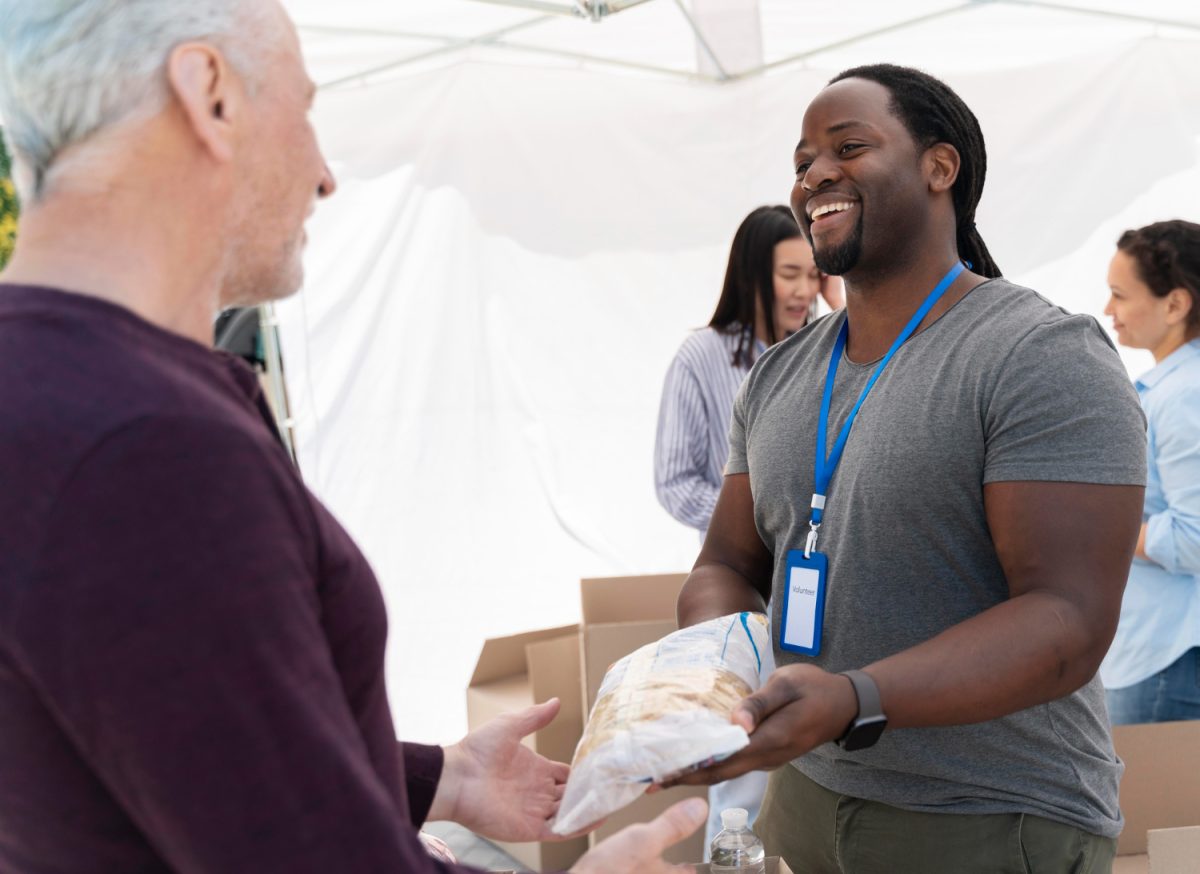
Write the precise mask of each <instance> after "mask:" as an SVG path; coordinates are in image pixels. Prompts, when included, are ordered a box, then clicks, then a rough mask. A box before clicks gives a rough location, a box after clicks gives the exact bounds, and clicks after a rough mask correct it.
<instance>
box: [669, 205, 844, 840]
mask: <svg viewBox="0 0 1200 874" xmlns="http://www.w3.org/2000/svg"><path fill="white" fill-rule="evenodd" d="M818 296H820V297H823V298H825V300H826V301H827V302H828V303H829V305H830V306H831V307H833V308H837V307H840V306H842V300H841V282H840V280H836V279H831V278H830V277H827V276H825V275H823V274H822V273H821V272H820V271H819V270H818V269H817V267H816V265H815V264H814V263H813V254H812V249H811V248H810V247H809V244H808V241H807V240H805V239H804V237H802V236H801V235H800V227H799V226H798V225H797V224H796V219H795V217H794V216H793V215H792V211H791V209H789V208H788V207H786V206H760V207H759V208H758V209H756V210H754V211H753V212H752V213H750V214H749V215H748V216H746V218H745V219H744V220H743V221H742V224H741V225H740V226H739V227H738V229H737V233H735V234H734V236H733V246H732V247H731V248H730V251H729V265H728V267H727V268H726V270H725V284H724V286H723V287H722V289H721V298H720V300H718V301H717V308H716V311H715V312H714V313H713V316H712V319H711V320H710V321H709V323H708V326H707V327H705V328H702V329H701V330H699V331H696V332H694V333H692V334H691V335H690V336H689V337H688V338H687V339H686V340H684V342H683V346H682V347H680V349H679V352H678V353H677V354H676V355H675V360H674V361H672V362H671V367H670V369H668V371H667V377H666V382H665V384H664V385H663V396H662V404H661V406H660V407H659V414H658V436H657V439H656V440H655V446H654V488H655V491H656V492H657V494H658V500H659V503H661V504H662V505H663V507H665V508H666V510H667V512H668V513H670V514H671V515H672V516H674V517H675V518H676V519H678V520H679V521H680V522H682V523H683V524H685V525H688V526H690V527H692V528H696V529H698V530H699V531H700V537H701V539H702V540H703V538H704V534H705V531H706V530H707V528H708V520H709V519H710V518H711V517H712V512H713V508H714V507H716V504H717V494H718V493H719V492H720V490H721V479H722V477H723V476H724V473H725V460H726V458H727V457H728V456H729V420H730V416H731V415H732V413H733V399H734V397H735V396H736V395H737V392H738V389H739V388H740V387H741V385H742V381H743V380H744V379H745V378H746V374H747V373H749V372H750V368H751V367H752V366H753V364H754V362H755V361H756V360H757V359H758V356H759V355H761V354H762V353H763V352H765V351H766V349H767V347H769V346H773V345H774V344H775V343H778V342H779V341H780V340H783V339H784V338H785V337H787V336H788V335H789V334H792V333H795V332H796V331H798V330H800V329H801V328H803V327H804V326H805V325H807V324H808V323H809V322H811V321H812V320H813V316H814V314H815V312H816V307H817V297H818ZM773 667H774V663H773V660H771V659H769V658H768V659H764V665H763V668H764V674H763V676H764V677H765V676H766V675H767V674H769V673H770V671H771V670H772V669H773ZM766 786H767V775H766V773H760V772H753V773H750V774H746V775H745V776H742V777H739V778H737V779H736V780H730V781H728V782H727V783H722V784H719V785H717V786H714V787H712V789H711V790H710V794H709V819H708V829H707V835H706V836H707V839H708V841H711V840H712V838H713V836H714V835H715V834H716V833H717V832H718V831H720V829H721V824H720V814H721V811H722V810H723V809H728V808H731V807H741V808H745V809H746V811H747V812H748V814H749V818H750V822H753V821H754V817H755V816H757V814H758V809H759V807H760V805H761V803H762V797H763V792H764V791H765V790H766Z"/></svg>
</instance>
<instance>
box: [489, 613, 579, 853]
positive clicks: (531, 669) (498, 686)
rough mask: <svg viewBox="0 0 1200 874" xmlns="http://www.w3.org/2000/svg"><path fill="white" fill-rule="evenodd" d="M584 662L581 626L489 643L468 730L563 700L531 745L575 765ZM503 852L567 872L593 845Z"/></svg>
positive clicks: (509, 847) (516, 847) (513, 847)
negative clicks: (541, 704)
mask: <svg viewBox="0 0 1200 874" xmlns="http://www.w3.org/2000/svg"><path fill="white" fill-rule="evenodd" d="M579 657H580V652H579V627H578V626H577V625H564V626H562V627H559V628H547V629H543V630H541V631H531V632H528V633H525V634H514V635H511V636H509V637H497V638H492V639H490V640H487V641H485V642H484V644H483V650H482V651H481V652H480V654H479V662H478V663H477V664H476V667H475V673H474V674H472V676H471V683H470V685H469V686H468V687H467V724H468V725H469V726H470V728H472V729H473V728H476V727H478V726H480V725H482V724H483V723H485V722H488V721H490V720H491V719H494V718H495V717H497V716H499V715H500V714H502V713H511V712H512V711H514V710H520V709H521V708H524V707H528V706H530V705H531V704H535V703H540V702H542V701H546V700H549V699H550V698H555V697H557V698H559V699H561V701H562V707H561V709H560V710H559V712H558V716H557V717H556V718H555V720H554V721H553V722H552V723H550V725H548V726H546V727H545V728H543V729H542V730H541V731H539V732H537V733H536V734H534V735H533V736H531V737H529V738H526V740H525V743H526V745H527V746H529V747H531V748H532V749H533V750H534V751H535V752H537V753H539V754H541V755H543V756H546V757H547V758H550V759H554V760H555V761H559V762H569V761H571V757H572V756H573V755H574V754H575V745H576V744H577V743H578V742H579V736H580V735H581V734H582V733H583V716H582V714H583V690H582V687H581V683H580V675H581V665H580V661H579ZM497 846H499V847H500V848H501V849H502V850H504V851H505V852H506V853H508V854H509V855H510V856H512V857H513V858H514V859H516V860H517V861H519V862H521V864H523V865H525V866H527V867H529V868H532V869H533V870H535V871H543V870H545V871H565V870H566V869H568V868H570V867H571V865H573V864H574V863H575V860H576V859H578V858H579V857H580V856H582V855H583V854H584V853H585V852H587V848H588V840H587V838H575V839H574V840H570V841H548V842H546V843H541V844H539V843H525V844H511V843H502V842H497Z"/></svg>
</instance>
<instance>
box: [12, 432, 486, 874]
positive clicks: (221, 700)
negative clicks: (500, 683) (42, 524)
mask: <svg viewBox="0 0 1200 874" xmlns="http://www.w3.org/2000/svg"><path fill="white" fill-rule="evenodd" d="M299 489H300V486H299V484H298V482H297V481H296V480H295V478H294V477H292V476H290V475H289V471H288V470H287V468H286V465H285V464H283V463H281V462H280V461H279V460H278V459H273V458H269V457H268V454H267V452H266V451H265V449H264V446H263V445H262V444H259V443H256V442H255V441H254V440H252V439H251V438H250V437H249V436H247V435H244V434H242V433H239V432H237V431H236V430H234V429H230V428H227V427H220V426H217V425H212V424H207V423H205V422H198V421H189V420H180V421H175V420H161V419H156V420H149V421H143V422H140V423H136V424H135V425H132V426H129V427H127V428H126V429H124V430H123V431H121V432H119V433H117V434H114V435H112V436H110V437H109V438H108V439H107V440H106V441H105V442H104V443H103V444H102V445H100V446H98V447H97V448H95V449H94V450H93V451H92V452H91V453H90V455H89V456H88V457H87V458H86V459H85V460H84V461H83V462H82V463H81V465H80V466H79V467H78V469H77V470H76V471H75V472H74V474H73V476H72V477H71V478H70V480H69V481H68V482H67V483H66V484H65V485H64V486H63V487H62V490H61V492H60V493H59V494H58V495H57V496H56V499H55V510H54V513H53V516H52V519H51V522H50V525H49V526H48V530H47V533H46V541H45V542H44V543H43V544H41V548H40V551H39V556H40V558H39V561H38V565H37V568H36V574H35V577H34V583H33V585H32V586H30V587H29V591H27V592H24V593H22V595H21V600H20V603H19V610H20V614H19V622H18V627H19V631H18V633H17V638H18V639H17V640H16V641H15V643H16V645H17V647H18V649H19V652H20V654H21V660H22V662H23V667H24V669H25V670H26V671H27V673H28V676H29V677H30V678H31V681H32V682H33V683H34V684H35V686H36V687H37V689H38V691H39V693H40V694H41V696H42V698H43V700H44V701H45V703H46V705H47V707H49V708H50V710H51V711H52V712H53V714H54V716H55V718H56V720H57V722H58V724H59V725H60V726H61V727H62V729H63V731H64V732H65V733H66V734H67V735H68V736H69V737H70V739H71V741H72V743H73V745H74V746H75V748H76V750H77V751H78V753H79V755H80V756H81V758H82V759H83V761H84V762H86V763H87V765H88V767H89V768H90V769H91V770H92V772H93V773H94V774H95V775H96V776H97V778H98V780H99V781H100V782H101V783H102V784H103V785H104V787H105V788H106V790H107V791H108V792H109V793H110V794H111V795H112V796H113V797H114V798H115V799H116V801H117V803H118V804H119V805H120V806H121V807H122V808H123V809H124V811H125V812H126V813H127V814H128V816H129V817H130V818H131V819H132V820H133V821H134V822H135V823H136V824H137V826H138V828H140V829H141V831H142V832H143V833H144V834H145V835H146V837H147V839H148V840H149V842H150V843H151V844H152V845H153V846H154V847H155V849H156V850H157V852H158V853H159V854H160V855H161V856H162V857H163V859H164V860H165V861H166V863H167V864H168V865H169V866H170V868H171V869H172V870H175V871H178V872H181V874H242V872H246V874H251V872H253V874H261V872H264V871H287V872H289V874H310V872H311V874H329V872H332V871H336V872H339V874H387V872H403V874H421V872H466V871H469V870H473V869H468V868H464V867H458V866H448V865H445V864H443V863H440V862H436V861H434V860H433V859H431V858H430V857H429V856H428V855H427V854H426V853H425V852H424V850H423V848H422V846H421V843H420V841H419V839H418V837H417V833H416V829H415V828H414V827H413V826H412V825H410V824H409V823H407V822H403V821H402V817H401V816H399V815H397V808H396V805H395V803H394V801H393V798H392V796H391V794H390V793H389V792H388V789H387V787H386V786H385V785H384V783H383V781H382V780H381V779H380V777H379V775H378V773H377V772H376V771H375V770H374V769H373V768H372V765H371V762H370V759H369V756H368V754H367V750H366V747H365V744H364V741H363V737H362V735H361V733H360V731H359V728H358V725H357V723H356V722H355V720H354V717H353V715H352V713H351V711H350V708H349V705H348V704H347V696H346V690H345V689H343V687H342V685H341V681H340V679H339V676H338V673H337V670H336V667H335V665H334V663H333V659H332V656H331V652H330V648H329V644H328V642H327V639H326V637H325V635H324V633H323V627H322V616H321V611H320V603H319V601H318V597H317V586H318V584H319V581H317V580H315V579H314V578H313V577H314V574H315V568H316V567H317V565H316V563H315V558H314V556H315V550H316V547H315V545H314V543H313V542H312V540H311V537H312V535H313V534H314V532H313V530H312V524H313V523H312V519H311V518H306V517H305V513H304V512H303V508H304V506H305V505H304V503H303V502H302V501H300V500H298V499H297V494H298V490H299ZM406 753H407V750H406ZM411 756H412V758H411V761H412V764H411V765H410V767H412V768H413V771H412V777H411V778H410V779H411V780H412V782H413V787H414V790H415V791H414V805H413V815H414V817H415V816H416V815H417V813H418V807H419V808H420V811H422V812H427V811H428V807H429V802H430V801H431V800H432V787H433V786H436V781H437V777H438V774H439V773H440V769H441V761H440V758H439V757H438V756H436V755H434V754H433V753H431V752H429V751H428V750H427V749H425V750H422V749H420V748H414V749H413V751H412V753H411ZM406 758H409V756H408V755H406Z"/></svg>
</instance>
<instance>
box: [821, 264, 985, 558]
mask: <svg viewBox="0 0 1200 874" xmlns="http://www.w3.org/2000/svg"><path fill="white" fill-rule="evenodd" d="M964 269H965V266H964V265H963V263H962V262H961V261H960V262H958V263H957V264H955V265H954V266H953V267H951V268H950V272H949V273H947V274H946V275H945V276H943V277H942V281H941V282H939V283H938V284H937V286H936V287H935V288H934V289H933V291H931V292H929V296H928V297H927V298H925V302H924V303H923V304H921V308H920V309H919V310H917V311H916V313H914V314H913V317H912V318H911V319H909V320H908V324H907V325H905V326H904V330H903V331H901V332H900V336H898V337H897V338H896V339H895V340H894V341H893V342H892V345H891V348H890V349H888V351H887V354H886V355H884V356H883V360H882V361H880V362H879V366H878V367H876V368H875V372H874V373H872V374H871V378H870V379H869V380H867V385H866V387H865V388H864V389H863V390H862V394H861V395H859V396H858V403H856V404H855V405H854V408H853V409H852V410H851V411H850V415H849V416H847V417H846V424H844V425H843V426H842V431H841V433H840V434H838V439H837V442H836V443H835V444H833V451H832V452H830V453H829V454H828V456H826V453H825V443H826V432H827V431H828V430H829V402H830V400H831V399H832V397H833V382H834V379H835V378H836V377H837V370H838V364H840V363H841V360H842V350H844V349H845V348H846V339H847V338H848V337H849V336H850V321H849V319H848V318H847V319H845V320H843V321H842V329H841V330H840V331H839V332H838V336H837V342H835V343H834V344H833V354H832V355H830V357H829V370H828V372H827V373H826V374H825V393H824V394H823V395H822V396H821V418H820V420H819V421H818V424H817V457H816V460H815V463H814V468H815V471H814V475H813V488H814V492H813V496H812V518H811V519H810V520H809V523H808V524H809V532H808V541H807V542H806V543H805V546H804V557H805V558H809V557H810V556H811V555H812V551H813V548H814V547H815V546H816V545H817V529H819V528H820V527H821V514H822V513H823V512H824V511H825V495H826V494H827V493H828V491H829V482H830V480H832V479H833V472H834V471H835V470H837V466H838V463H839V462H840V461H841V460H842V451H843V450H844V449H845V448H846V440H847V439H849V437H850V427H851V426H852V425H853V424H854V418H855V416H857V415H858V410H859V408H860V407H861V406H862V405H863V401H865V400H866V399H867V395H868V394H869V393H870V391H871V389H872V388H874V387H875V382H876V381H877V380H878V379H879V375H880V374H881V373H883V369H884V368H885V367H887V366H888V362H890V361H891V360H892V356H894V355H895V354H896V350H898V349H899V348H900V347H901V346H903V345H904V343H905V341H907V340H908V338H909V337H911V336H912V335H913V332H914V331H916V330H917V326H918V325H920V324H921V322H922V320H924V318H925V317H926V316H927V315H929V311H930V310H931V309H933V306H934V304H936V303H937V302H938V301H939V300H941V299H942V295H944V294H945V293H946V289H948V288H949V287H950V286H951V284H952V283H953V282H954V280H955V279H957V278H958V274H960V273H962V272H963V270H964Z"/></svg>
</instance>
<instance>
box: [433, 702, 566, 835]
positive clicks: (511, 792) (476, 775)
mask: <svg viewBox="0 0 1200 874" xmlns="http://www.w3.org/2000/svg"><path fill="white" fill-rule="evenodd" d="M558 710H559V700H558V699H557V698H551V699H550V700H549V701H546V702H545V703H543V704H537V705H534V706H533V707H527V708H526V709H524V710H521V711H518V712H516V713H506V714H504V715H502V716H498V717H496V718H495V719H493V720H492V721H491V722H488V723H487V724H486V725H483V726H480V727H479V728H477V729H475V731H472V732H471V733H470V734H468V735H467V736H466V737H465V738H463V739H462V740H461V741H459V742H458V743H457V744H455V745H454V746H451V747H447V748H446V763H445V766H444V767H443V770H442V779H441V781H439V783H438V788H437V795H436V796H435V798H434V803H433V809H432V810H431V811H430V818H431V819H449V820H453V821H454V822H457V823H460V824H461V825H464V826H466V827H467V828H469V829H471V831H473V832H476V833H477V834H480V835H483V836H484V837H487V838H492V839H494V840H501V841H546V840H562V839H563V838H562V837H561V836H559V835H555V834H554V833H552V832H551V831H550V821H551V820H552V819H553V818H554V815H555V814H556V813H557V812H558V805H559V802H560V801H561V800H562V796H563V790H564V788H565V786H566V782H567V775H568V773H569V772H570V768H569V767H568V766H567V765H565V764H563V763H562V762H553V761H551V760H550V759H547V758H546V757H545V756H539V755H538V754H537V753H535V752H534V751H533V750H531V749H529V747H527V746H525V745H524V744H522V743H521V739H522V738H524V737H526V736H527V735H530V734H533V733H534V732H536V731H539V730H541V729H543V728H545V727H546V726H547V725H549V724H550V723H551V722H553V721H554V717H555V716H557V715H558Z"/></svg>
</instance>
